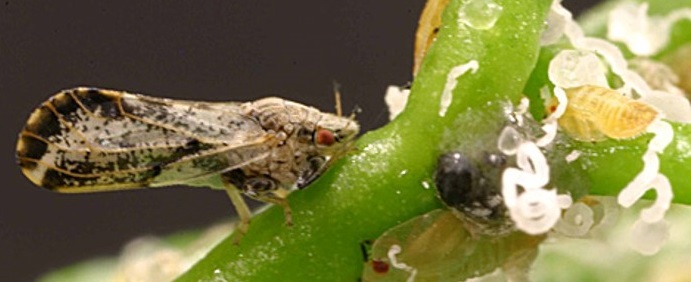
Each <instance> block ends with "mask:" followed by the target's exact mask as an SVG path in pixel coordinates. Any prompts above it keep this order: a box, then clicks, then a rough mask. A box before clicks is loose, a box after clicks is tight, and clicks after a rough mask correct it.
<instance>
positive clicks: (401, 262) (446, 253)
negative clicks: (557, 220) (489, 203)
mask: <svg viewBox="0 0 691 282" xmlns="http://www.w3.org/2000/svg"><path fill="white" fill-rule="evenodd" d="M543 239H544V237H533V236H529V235H526V234H523V233H521V232H513V233H511V234H509V235H507V236H501V237H494V236H484V235H480V236H474V235H472V234H471V233H470V232H469V231H468V230H467V229H466V226H465V225H464V223H463V222H462V221H461V220H459V219H458V218H457V217H456V216H455V215H454V214H453V213H452V212H451V211H449V210H441V209H439V210H434V211H431V212H429V213H427V214H424V215H421V216H418V217H415V218H413V219H411V220H409V221H406V222H404V223H402V224H400V225H398V226H396V227H393V228H391V229H389V230H388V231H386V232H385V233H384V234H382V236H380V237H379V238H378V239H377V240H376V241H375V242H374V244H373V245H372V250H371V253H372V255H371V259H370V261H368V262H366V263H365V267H364V271H363V276H362V278H363V279H362V280H363V281H411V280H414V281H465V280H466V279H468V278H472V277H478V276H481V275H484V274H487V273H491V272H493V271H494V270H495V269H496V268H502V270H503V272H504V274H505V275H507V276H509V277H512V278H517V277H519V276H521V275H527V271H528V269H529V266H530V265H531V264H532V262H533V260H534V259H535V257H536V255H537V245H538V244H539V243H540V242H541V241H542V240H543ZM394 246H398V248H399V249H400V252H397V253H396V252H394V253H392V252H391V250H392V247H393V248H395V247H394ZM392 255H395V261H392V260H391V258H392ZM382 265H385V266H387V267H382ZM411 277H412V278H414V279H411ZM517 281H522V280H520V279H519V280H517Z"/></svg>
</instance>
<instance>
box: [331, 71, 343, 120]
mask: <svg viewBox="0 0 691 282" xmlns="http://www.w3.org/2000/svg"><path fill="white" fill-rule="evenodd" d="M333 87H334V100H336V115H337V116H338V117H342V116H343V108H342V107H341V84H340V83H338V82H337V81H336V80H334V81H333Z"/></svg>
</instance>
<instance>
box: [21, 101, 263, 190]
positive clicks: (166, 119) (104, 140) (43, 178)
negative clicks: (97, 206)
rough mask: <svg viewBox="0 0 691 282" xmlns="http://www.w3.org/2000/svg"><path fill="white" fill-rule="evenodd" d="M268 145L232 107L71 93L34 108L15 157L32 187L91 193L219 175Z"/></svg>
mask: <svg viewBox="0 0 691 282" xmlns="http://www.w3.org/2000/svg"><path fill="white" fill-rule="evenodd" d="M221 109H222V110H221ZM266 141H267V137H266V135H265V133H264V131H263V130H261V128H260V127H259V126H258V125H257V124H256V122H255V121H253V120H252V119H251V118H249V117H247V116H245V115H244V114H243V113H242V112H241V111H240V109H239V106H236V105H235V104H220V103H197V102H187V101H174V100H167V99H155V98H150V97H146V96H142V95H133V94H127V93H123V92H116V91H109V90H100V89H93V88H76V89H72V90H66V91H63V92H60V93H58V94H57V95H55V96H53V97H52V98H51V99H50V100H49V101H47V102H46V103H44V104H43V105H42V106H41V107H39V108H38V109H36V110H35V111H34V113H33V114H32V115H31V117H30V118H29V121H28V122H27V126H26V128H25V129H24V130H23V131H22V133H21V134H20V139H19V142H18V144H17V157H18V161H19V163H20V165H21V166H22V171H23V172H24V174H25V175H26V176H27V177H28V178H29V179H31V180H32V181H33V182H34V183H35V184H37V185H40V186H43V187H46V188H49V189H54V190H57V191H60V192H91V191H106V190H119V189H127V188H137V187H146V186H162V185H167V184H175V183H184V182H186V181H188V180H190V179H197V178H200V177H204V176H208V175H213V174H217V173H220V172H223V171H226V170H229V169H232V168H234V167H238V166H241V165H243V164H246V163H247V162H252V161H255V160H259V159H261V158H263V157H264V152H265V149H264V148H265V146H266V143H267V142H266Z"/></svg>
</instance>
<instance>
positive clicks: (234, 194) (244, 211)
mask: <svg viewBox="0 0 691 282" xmlns="http://www.w3.org/2000/svg"><path fill="white" fill-rule="evenodd" d="M225 185H226V193H228V196H229V197H230V201H231V202H233V205H234V206H235V210H237V212H238V217H240V225H238V227H237V228H238V230H239V231H240V234H239V235H238V237H237V238H236V239H235V244H239V243H240V239H242V237H243V236H245V234H247V229H249V226H250V216H251V213H250V209H249V207H247V203H245V200H243V199H242V195H240V190H239V189H238V188H237V187H235V185H233V184H230V183H228V182H226V183H225Z"/></svg>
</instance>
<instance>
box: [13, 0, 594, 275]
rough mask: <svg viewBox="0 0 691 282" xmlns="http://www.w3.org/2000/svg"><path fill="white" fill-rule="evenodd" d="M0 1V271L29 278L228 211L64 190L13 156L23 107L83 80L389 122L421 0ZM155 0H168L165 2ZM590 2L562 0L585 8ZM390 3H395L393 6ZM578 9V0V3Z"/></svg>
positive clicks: (203, 200)
mask: <svg viewBox="0 0 691 282" xmlns="http://www.w3.org/2000/svg"><path fill="white" fill-rule="evenodd" d="M70 2H71V3H70V4H64V3H62V1H4V3H2V2H0V89H1V91H0V93H1V94H0V95H1V96H0V97H2V98H3V100H2V102H0V107H1V108H2V110H0V113H1V114H2V123H3V124H5V125H4V126H3V127H2V136H0V138H1V140H2V146H1V147H0V148H1V150H0V151H1V152H2V156H1V157H0V160H2V162H0V163H1V164H2V170H1V172H2V178H1V179H2V181H3V182H4V183H5V184H4V188H3V189H2V191H3V193H2V194H0V266H2V267H0V269H1V270H2V271H1V273H0V281H31V280H33V279H35V278H36V277H37V276H39V275H40V274H42V273H45V272H47V271H49V270H52V269H55V268H58V267H61V266H64V265H67V264H71V263H74V262H76V261H80V260H83V259H87V258H90V257H94V256H102V255H115V254H117V253H118V252H119V251H120V248H121V247H122V245H123V244H124V243H126V242H127V241H128V240H130V239H132V238H134V237H136V236H141V235H147V234H153V235H165V234H168V233H171V232H174V231H178V230H183V229H190V228H203V227H205V226H208V225H210V224H212V223H214V222H218V221H221V220H224V219H228V218H230V217H231V216H232V215H233V214H234V208H233V207H232V206H231V204H230V201H229V200H228V198H227V196H226V194H225V193H224V192H223V191H214V190H209V189H203V188H197V189H194V188H184V187H175V188H166V189H151V190H139V191H136V192H132V191H131V192H112V193H97V194H81V195H61V194H56V193H51V192H49V191H46V190H43V189H39V188H36V187H34V186H33V185H32V184H31V183H30V182H29V181H28V180H26V179H25V178H24V176H23V175H22V174H21V173H20V171H19V168H18V167H17V166H16V165H15V160H14V154H15V143H16V136H17V134H18V133H19V131H20V130H21V128H22V127H23V125H24V122H25V121H26V118H27V117H28V115H29V113H30V112H31V111H32V110H33V109H34V108H35V107H36V106H38V105H39V104H40V103H42V102H43V101H44V100H45V99H47V98H48V97H49V96H50V95H52V94H53V93H55V92H56V91H58V90H61V89H64V88H69V87H74V86H79V85H84V86H99V87H104V88H111V89H119V90H128V91H132V92H137V93H144V94H149V95H154V96H162V97H169V98H178V99H192V100H210V101H246V100H253V99H257V98H261V97H265V96H269V95H277V96H281V97H284V98H287V99H291V100H295V101H298V102H303V103H306V104H309V105H313V106H315V107H317V108H320V109H322V110H328V111H332V109H333V106H334V101H333V94H332V81H334V80H336V81H338V82H339V83H340V84H341V85H342V88H341V91H342V93H343V102H344V109H345V110H346V111H349V110H350V109H352V108H353V107H354V106H355V105H358V106H359V107H361V108H362V110H363V111H362V113H361V114H360V115H359V116H358V119H359V121H360V122H361V123H362V125H363V129H364V131H367V130H371V129H374V128H376V127H379V126H381V125H383V124H384V123H386V121H387V112H386V107H385V105H384V99H383V97H384V96H383V95H384V91H385V89H386V87H387V85H391V84H404V83H406V82H407V81H409V80H410V79H411V65H412V52H413V48H412V46H413V38H414V33H415V29H416V25H417V18H418V14H419V13H420V11H421V9H422V7H423V5H424V1H423V0H415V1H362V0H357V1H334V0H308V1H297V2H296V1H262V0H255V1H221V0H213V1H166V3H165V5H163V4H160V3H156V2H159V1H117V2H115V1H114V2H111V3H108V4H106V3H105V1H100V2H102V3H96V2H97V1H88V0H78V1H70ZM160 2H162V1H160ZM594 2H597V1H595V0H590V1H583V0H567V1H566V3H564V4H565V6H567V7H569V8H571V9H573V10H574V11H580V10H581V9H582V8H583V7H587V6H590V5H592V3H594ZM392 3H396V4H392ZM577 6H578V7H577Z"/></svg>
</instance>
